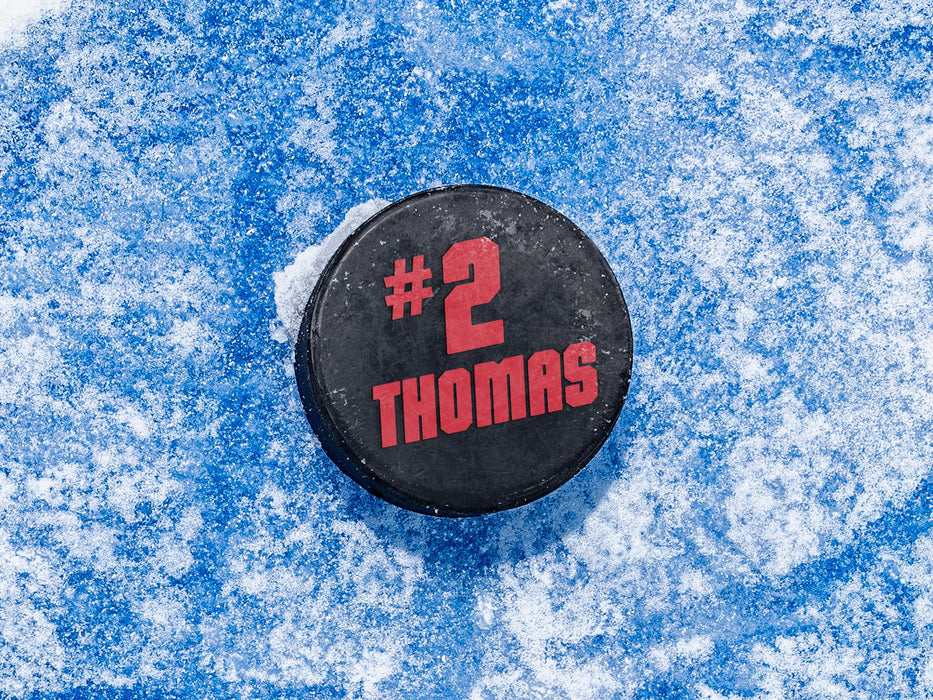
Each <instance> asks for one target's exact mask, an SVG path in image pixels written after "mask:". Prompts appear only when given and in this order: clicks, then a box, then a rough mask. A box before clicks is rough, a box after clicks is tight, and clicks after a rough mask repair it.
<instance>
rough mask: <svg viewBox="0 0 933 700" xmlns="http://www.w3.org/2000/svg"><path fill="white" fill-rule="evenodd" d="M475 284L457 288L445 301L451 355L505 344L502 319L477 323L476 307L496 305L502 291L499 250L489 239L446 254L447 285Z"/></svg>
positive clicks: (460, 245) (465, 243)
mask: <svg viewBox="0 0 933 700" xmlns="http://www.w3.org/2000/svg"><path fill="white" fill-rule="evenodd" d="M471 267H472V268H473V280H472V281H470V282H467V283H466V284H461V285H458V286H456V287H454V288H453V290H452V291H451V292H450V294H448V295H447V298H446V299H445V300H444V317H445V319H446V326H447V354H448V355H453V354H454V353H455V352H464V351H465V350H475V349H477V348H485V347H487V346H489V345H498V344H499V343H503V342H505V331H504V330H503V327H502V319H499V320H497V321H487V322H486V323H476V324H474V323H473V307H474V306H479V305H480V304H487V303H489V302H490V301H492V298H493V297H494V296H496V294H497V293H498V292H499V289H500V288H501V284H500V279H499V246H497V245H496V244H495V243H493V242H492V241H491V240H489V239H488V238H485V237H483V238H473V239H471V240H469V241H460V242H459V243H454V244H453V245H452V246H450V248H448V250H447V252H446V253H444V284H449V283H450V282H462V281H464V280H468V279H470V268H471Z"/></svg>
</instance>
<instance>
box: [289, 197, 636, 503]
mask: <svg viewBox="0 0 933 700" xmlns="http://www.w3.org/2000/svg"><path fill="white" fill-rule="evenodd" d="M631 367H632V333H631V326H630V322H629V316H628V311H627V309H626V306H625V301H624V299H623V297H622V293H621V291H620V289H619V285H618V282H617V281H616V279H615V276H614V275H613V273H612V270H611V269H610V267H609V265H608V264H607V262H606V260H605V259H604V258H603V256H602V254H601V253H600V252H599V250H598V249H597V248H596V246H595V244H594V243H593V242H592V241H591V240H590V239H589V238H587V237H586V236H585V235H584V234H583V232H582V231H580V229H579V228H577V227H576V226H575V225H574V224H573V223H572V222H571V221H570V220H569V219H568V218H567V217H565V216H563V215H562V214H560V213H559V212H557V211H556V210H554V209H552V208H551V207H549V206H547V205H545V204H543V203H542V202H539V201H537V200H535V199H533V198H531V197H528V196H526V195H522V194H519V193H517V192H512V191H509V190H504V189H500V188H495V187H488V186H478V185H462V186H453V187H446V188H442V189H437V190H429V191H427V192H422V193H419V194H416V195H412V196H410V197H408V198H406V199H403V200H401V201H399V202H396V203H395V204H392V205H390V206H389V207H387V208H386V209H384V210H382V211H381V212H380V213H379V214H377V215H376V216H374V217H373V218H371V219H369V220H368V221H367V222H365V223H364V224H362V225H361V226H360V227H359V228H358V229H357V231H356V232H355V233H354V234H353V235H351V236H350V237H349V238H348V239H347V240H346V241H345V242H344V244H343V245H342V247H341V248H340V249H339V250H338V251H337V253H336V254H335V255H334V257H333V258H332V259H331V261H330V263H329V264H328V266H327V267H326V268H325V270H324V272H323V274H322V275H321V277H320V279H319V280H318V283H317V286H316V288H315V290H314V293H313V294H312V297H311V299H310V301H309V302H308V306H307V308H306V310H305V315H304V319H303V322H302V327H301V332H300V334H299V337H298V340H297V344H296V353H295V369H296V377H297V380H298V387H299V391H300V394H301V398H302V402H303V404H304V407H305V411H306V413H307V415H308V418H309V420H310V422H311V424H312V426H313V428H314V430H315V432H316V433H317V435H318V437H319V439H320V441H321V445H322V447H323V448H324V450H325V451H326V452H327V454H328V456H330V458H331V459H333V460H334V462H336V463H337V464H338V465H339V466H340V467H341V469H343V471H345V472H346V473H347V474H348V475H349V476H351V477H352V478H354V479H355V480H356V481H357V482H359V483H360V484H361V485H363V486H364V487H365V488H367V489H368V490H370V491H371V492H373V493H375V494H376V495H378V496H381V497H382V498H385V499H386V500H388V501H391V502H393V503H395V504H397V505H400V506H402V507H405V508H409V509H411V510H416V511H419V512H424V513H431V514H438V515H474V514H481V513H490V512H494V511H498V510H503V509H506V508H512V507H515V506H519V505H522V504H525V503H528V502H530V501H532V500H534V499H536V498H539V497H541V496H543V495H545V494H547V493H549V492H550V491H552V490H553V489H555V488H557V487H558V486H560V485H561V484H563V483H564V482H565V481H567V480H568V479H570V478H571V477H572V476H573V475H574V474H576V473H577V472H578V471H579V470H580V469H582V468H583V466H584V465H585V464H586V463H587V462H588V461H589V460H590V459H591V458H592V457H593V456H594V455H595V454H596V452H597V451H598V450H599V448H600V446H601V445H602V444H603V442H604V441H605V440H606V438H607V437H608V435H609V433H610V431H611V430H612V427H613V425H614V424H615V421H616V419H617V417H618V415H619V412H620V410H621V408H622V404H623V401H624V399H625V395H626V392H627V390H628V383H629V377H630V375H631Z"/></svg>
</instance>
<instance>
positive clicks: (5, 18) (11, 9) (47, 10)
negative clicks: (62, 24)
mask: <svg viewBox="0 0 933 700" xmlns="http://www.w3.org/2000/svg"><path fill="white" fill-rule="evenodd" d="M68 4H69V3H68V2H67V0H0V44H2V43H5V42H6V41H7V40H8V39H11V38H13V37H14V35H16V34H18V33H20V32H22V31H23V30H24V29H26V27H28V26H29V25H30V24H32V23H33V22H38V21H39V20H41V19H42V16H43V15H49V14H58V13H60V12H62V11H64V10H65V8H66V7H67V6H68Z"/></svg>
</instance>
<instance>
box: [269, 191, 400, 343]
mask: <svg viewBox="0 0 933 700" xmlns="http://www.w3.org/2000/svg"><path fill="white" fill-rule="evenodd" d="M388 204H389V202H387V201H386V200H384V199H378V198H377V199H370V200H369V201H367V202H363V203H362V204H357V205H356V206H355V207H353V208H352V209H350V211H348V212H347V215H346V216H345V217H344V219H343V221H341V222H340V225H339V226H337V228H335V229H334V230H333V231H332V232H331V233H330V234H328V235H327V236H326V237H325V238H324V240H322V241H321V242H320V243H317V244H314V245H310V246H308V247H307V248H305V249H304V250H303V251H301V252H300V253H298V255H296V256H295V259H294V260H293V261H292V263H291V264H289V265H286V266H285V269H284V270H282V271H280V272H276V273H275V274H274V275H273V283H274V286H275V309H276V314H277V316H278V319H279V322H280V323H281V326H280V327H278V328H276V329H275V331H274V332H273V338H275V339H276V340H278V341H280V342H285V341H286V340H288V341H291V342H292V343H294V342H295V339H296V338H297V337H298V330H299V328H300V327H301V319H302V317H303V316H304V312H305V306H306V305H307V303H308V300H309V299H310V298H311V292H312V291H314V285H315V284H316V283H317V279H318V277H320V276H321V273H322V272H323V271H324V267H325V266H326V265H327V263H328V262H329V261H330V259H331V258H332V257H333V255H334V253H336V252H337V249H338V248H340V246H341V244H342V243H343V242H344V241H345V240H346V239H347V238H349V237H350V235H351V234H352V233H353V232H354V231H355V230H356V229H357V228H358V227H359V226H360V225H361V224H362V223H363V222H365V221H366V220H367V219H370V218H372V217H373V216H375V215H376V214H378V213H379V211H380V210H382V209H384V208H385V207H386V206H387V205H388ZM283 331H284V333H283Z"/></svg>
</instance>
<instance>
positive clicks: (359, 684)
mask: <svg viewBox="0 0 933 700" xmlns="http://www.w3.org/2000/svg"><path fill="white" fill-rule="evenodd" d="M111 5H112V4H111V3H84V2H77V3H74V4H71V5H62V6H59V7H58V8H57V9H56V10H55V11H54V12H50V13H47V14H45V15H43V16H41V17H39V18H37V19H36V20H35V21H34V22H33V23H32V24H30V25H29V26H28V27H26V26H25V25H24V26H23V27H20V28H18V29H16V31H15V32H13V33H11V34H9V35H8V36H7V37H6V39H4V43H3V44H0V182H2V185H0V243H2V245H0V696H2V697H9V698H326V697H334V698H338V697H341V698H342V697H352V698H471V699H480V698H594V699H601V698H661V697H669V698H680V697H687V698H708V699H714V698H746V697H760V698H869V697H871V698H877V697H905V698H907V697H911V698H919V697H930V696H933V535H931V532H930V529H931V525H933V481H931V466H933V461H931V458H933V437H931V435H933V433H931V428H933V312H931V296H933V267H931V265H933V99H931V87H933V7H931V5H930V4H929V3H928V2H923V1H918V2H914V3H911V2H900V1H896V0H877V1H875V2H871V1H866V2H858V3H849V2H844V1H834V0H829V1H828V2H815V1H814V2H806V1H800V2H784V3H770V2H764V3H755V2H743V0H738V2H737V3H732V2H725V3H712V2H709V3H703V2H676V1H675V2H666V1H665V2H650V1H646V2H634V1H633V2H597V1H592V0H555V1H554V2H550V3H529V2H526V1H523V2H486V3H455V2H430V1H429V0H423V1H418V2H410V3H407V2H406V3H401V2H394V1H393V0H379V1H378V2H348V3H343V2H340V3H337V2H333V3H330V2H321V3H319V4H303V3H297V2H296V3H288V2H281V3H262V4H255V3H249V5H250V6H249V7H245V8H240V7H238V6H236V5H235V4H232V3H221V2H209V1H201V2H198V1H192V2H190V3H188V4H185V3H180V2H167V3H149V4H148V7H137V6H135V5H134V4H132V3H127V4H126V5H125V6H123V7H113V6H111ZM462 182H480V183H488V184H495V185H500V186H504V187H509V188H513V189H517V190H520V191H522V192H525V193H527V194H530V195H532V196H535V197H537V198H539V199H542V200H543V201H545V202H547V203H548V204H551V205H552V206H555V207H556V208H558V209H560V210H561V211H562V212H564V213H565V214H567V215H568V216H570V217H571V218H572V219H574V220H575V221H576V222H577V223H578V224H579V225H580V226H581V227H582V228H583V229H584V230H585V231H586V232H587V233H588V234H589V235H591V236H592V237H593V238H594V239H595V240H596V241H597V243H598V244H599V246H600V247H601V249H602V250H603V252H604V253H605V255H606V256H607V258H608V259H609V260H610V262H611V264H612V265H613V268H614V269H615V271H616V274H617V276H618V278H619V281H620V283H621V286H622V289H623V292H624V294H625V296H626V299H627V301H628V304H629V309H630V311H631V314H632V322H633V329H634V336H635V352H636V354H635V363H634V377H633V384H632V387H631V391H630V394H629V400H628V403H627V404H626V407H625V409H624V410H623V413H622V416H621V419H620V421H619V424H618V425H617V427H616V429H615V431H614V432H613V434H612V436H611V437H610V439H609V441H608V442H607V444H606V446H605V448H604V449H603V450H602V452H601V453H600V455H599V456H598V457H597V458H596V459H595V460H594V462H592V463H591V464H590V465H589V466H588V467H587V468H586V469H585V470H584V471H583V472H582V473H581V474H580V475H579V476H578V477H577V478H575V479H574V480H573V481H572V482H570V483H569V484H568V485H567V486H565V487H563V488H562V489H560V490H558V491H557V492H555V493H553V494H552V495H550V496H548V497H547V498H545V499H543V500H541V501H539V502H537V503H534V504H532V505H530V506H527V507H524V508H520V509H518V510H515V511H512V512H506V513H501V514H498V515H494V516H489V517H484V518H474V519H468V520H440V519H433V518H429V517H424V516H420V515H415V514H411V513H407V512H405V511H402V510H399V509H396V508H394V507H392V506H389V505H386V504H383V503H381V502H380V501H378V500H376V499H374V498H373V497H371V496H369V495H368V494H366V493H365V492H363V491H362V490H361V489H359V488H358V487H357V486H356V485H355V484H354V483H352V482H350V481H349V480H348V479H347V478H345V477H344V476H343V475H342V474H341V473H340V472H339V470H337V469H336V468H335V467H334V466H333V465H332V464H331V463H330V462H329V461H328V460H327V458H326V457H325V456H324V455H323V453H322V452H321V451H320V449H319V447H318V445H317V443H316V441H315V439H314V438H313V436H312V434H311V431H310V429H309V427H308V425H307V421H306V420H305V417H304V415H303V413H302V410H301V407H300V404H299V401H298V397H297V392H296V389H295V385H294V379H293V377H292V375H291V373H290V370H289V367H290V364H291V348H290V345H289V344H288V343H287V342H284V343H283V342H280V341H279V340H276V338H281V337H282V336H281V327H280V325H279V324H280V322H279V321H278V320H277V317H276V308H275V304H274V301H273V289H274V285H273V274H274V273H275V272H276V271H279V270H282V269H283V268H284V267H285V266H286V265H288V264H289V263H290V262H291V261H292V260H293V259H294V257H295V256H296V254H298V253H299V252H300V251H302V250H303V249H304V248H305V247H306V246H308V245H309V244H313V243H316V242H319V241H320V240H321V239H322V238H323V237H324V236H325V235H327V234H328V233H329V232H330V231H331V230H333V229H334V228H335V227H336V226H337V225H338V224H339V223H340V222H341V220H342V219H343V217H344V215H345V214H346V213H347V211H348V210H350V209H351V208H352V207H353V206H355V205H358V204H360V203H363V202H366V201H368V200H371V199H373V198H377V197H378V198H383V199H387V200H390V201H391V200H395V199H398V198H400V197H402V196H404V195H407V194H410V193H412V192H414V191H418V190H421V189H425V188H427V187H430V186H434V185H440V184H447V183H462Z"/></svg>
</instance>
